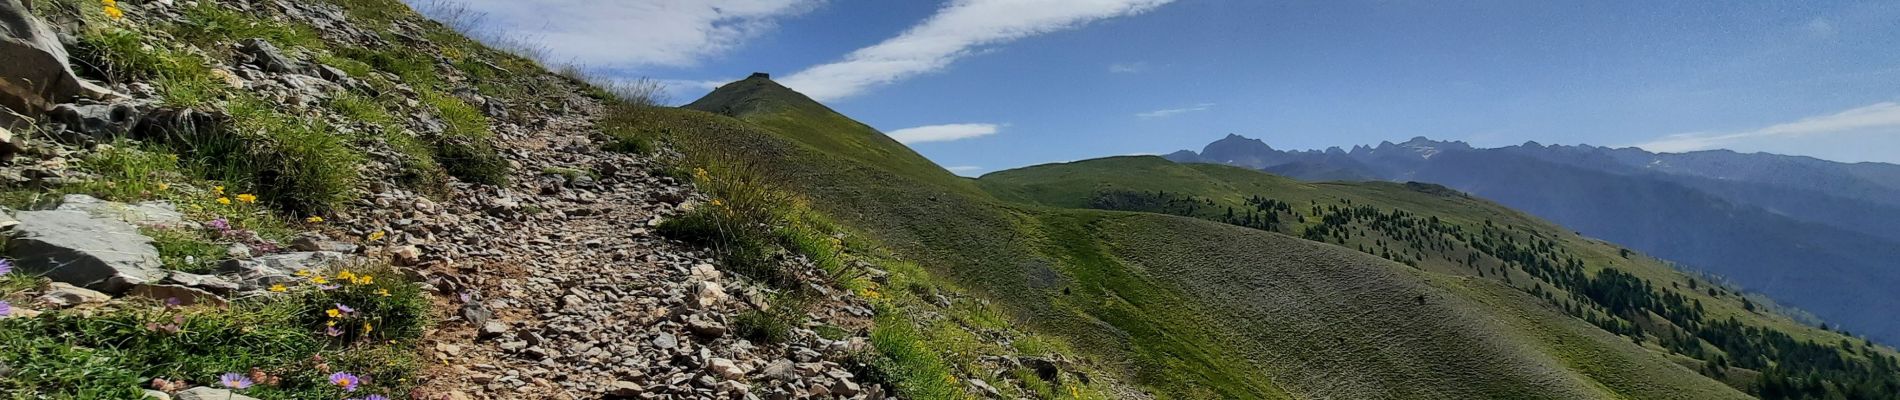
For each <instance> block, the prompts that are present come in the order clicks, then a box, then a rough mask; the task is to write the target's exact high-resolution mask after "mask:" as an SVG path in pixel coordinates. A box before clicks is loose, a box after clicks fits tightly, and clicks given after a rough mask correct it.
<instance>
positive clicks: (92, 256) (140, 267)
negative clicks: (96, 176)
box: [7, 209, 165, 293]
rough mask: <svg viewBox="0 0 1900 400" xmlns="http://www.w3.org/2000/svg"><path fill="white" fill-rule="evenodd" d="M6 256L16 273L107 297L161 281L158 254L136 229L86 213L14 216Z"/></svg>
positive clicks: (47, 212) (64, 211)
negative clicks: (90, 290) (19, 272)
mask: <svg viewBox="0 0 1900 400" xmlns="http://www.w3.org/2000/svg"><path fill="white" fill-rule="evenodd" d="M12 217H13V218H14V219H17V220H19V224H18V225H14V227H13V230H12V232H10V233H9V236H10V237H11V240H8V241H7V255H8V256H10V257H12V258H13V259H14V260H15V262H16V263H17V264H18V266H19V268H20V269H21V270H23V271H26V272H29V273H37V274H44V275H45V276H46V277H47V278H51V279H53V280H54V281H58V282H67V283H72V284H74V285H79V286H83V287H86V288H89V289H93V290H99V291H102V292H107V293H120V292H124V291H126V290H128V289H131V288H132V287H134V286H137V285H139V284H144V283H152V282H157V281H158V280H160V279H163V278H164V277H165V272H164V270H162V269H160V266H161V263H160V261H159V258H158V248H156V247H153V246H152V239H151V238H149V237H146V236H145V235H142V234H140V233H139V230H138V227H136V226H133V225H132V224H130V223H127V222H125V221H123V220H120V219H116V218H104V217H99V216H94V215H92V214H90V213H88V212H86V211H80V210H74V209H57V210H45V211H20V212H14V213H12Z"/></svg>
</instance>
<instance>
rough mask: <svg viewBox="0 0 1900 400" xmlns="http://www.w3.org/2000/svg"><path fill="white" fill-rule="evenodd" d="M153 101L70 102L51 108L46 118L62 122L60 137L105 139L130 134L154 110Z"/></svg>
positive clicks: (85, 141) (82, 141) (74, 139)
mask: <svg viewBox="0 0 1900 400" xmlns="http://www.w3.org/2000/svg"><path fill="white" fill-rule="evenodd" d="M150 108H151V104H149V103H146V102H141V101H128V102H119V103H112V104H101V103H94V102H82V103H66V104H59V105H55V106H53V108H52V109H51V110H47V112H46V119H47V120H49V121H52V122H57V123H60V124H62V125H63V126H64V127H65V129H64V130H62V131H60V132H59V133H60V134H59V139H60V140H63V141H67V142H72V143H87V142H104V141H108V140H111V139H112V138H113V137H119V136H126V135H128V134H130V133H132V128H133V127H135V126H138V123H139V121H140V119H142V118H144V116H145V113H146V112H148V111H150V110H149V109H150Z"/></svg>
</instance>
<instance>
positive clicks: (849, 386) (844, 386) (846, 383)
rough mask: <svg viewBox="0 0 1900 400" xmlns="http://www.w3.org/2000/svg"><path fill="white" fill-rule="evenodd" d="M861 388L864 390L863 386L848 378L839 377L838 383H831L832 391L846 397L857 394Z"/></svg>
mask: <svg viewBox="0 0 1900 400" xmlns="http://www.w3.org/2000/svg"><path fill="white" fill-rule="evenodd" d="M860 390H863V388H861V387H859V386H858V384H857V383H855V382H851V381H850V380H848V379H839V380H838V383H836V384H832V385H831V391H832V392H834V393H837V394H838V395H840V396H844V397H851V396H857V395H858V391H860Z"/></svg>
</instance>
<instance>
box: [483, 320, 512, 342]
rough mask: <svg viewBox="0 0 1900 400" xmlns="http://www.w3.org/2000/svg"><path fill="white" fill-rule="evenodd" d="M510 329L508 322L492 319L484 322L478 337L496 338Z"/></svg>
mask: <svg viewBox="0 0 1900 400" xmlns="http://www.w3.org/2000/svg"><path fill="white" fill-rule="evenodd" d="M508 329H509V328H508V324H505V323H502V322H501V321H493V320H490V321H488V323H486V324H482V331H481V334H480V335H478V337H480V338H482V339H494V338H497V337H501V335H503V334H506V333H508Z"/></svg>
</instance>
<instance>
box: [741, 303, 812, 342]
mask: <svg viewBox="0 0 1900 400" xmlns="http://www.w3.org/2000/svg"><path fill="white" fill-rule="evenodd" d="M786 309H787V308H786V307H777V308H774V310H778V311H775V312H768V311H759V310H746V311H745V312H741V313H739V315H738V316H735V317H733V320H732V325H733V332H734V333H736V334H738V335H739V337H742V338H746V340H751V341H754V342H759V343H785V342H786V341H788V340H791V339H792V328H793V327H794V326H796V324H797V323H798V322H800V320H802V319H803V318H801V317H802V315H803V313H802V312H800V311H797V310H791V311H790V312H785V311H782V310H786Z"/></svg>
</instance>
